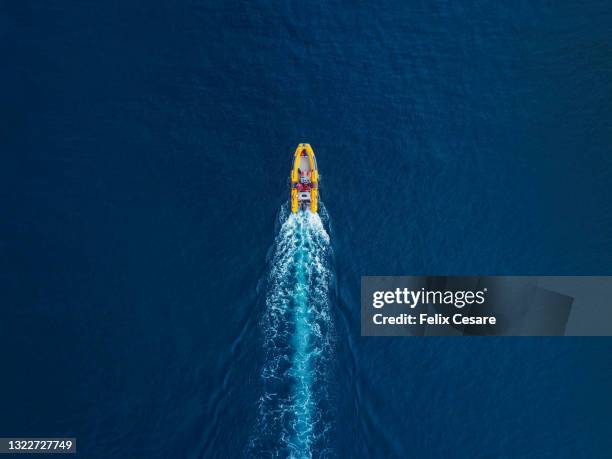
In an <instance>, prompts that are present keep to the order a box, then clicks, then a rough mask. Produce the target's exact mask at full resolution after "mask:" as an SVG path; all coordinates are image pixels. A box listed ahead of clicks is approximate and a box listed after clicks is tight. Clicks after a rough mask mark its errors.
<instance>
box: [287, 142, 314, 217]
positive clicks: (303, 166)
mask: <svg viewBox="0 0 612 459" xmlns="http://www.w3.org/2000/svg"><path fill="white" fill-rule="evenodd" d="M318 207H319V170H318V169H317V158H316V157H315V154H314V151H312V147H311V146H310V144H308V143H301V144H299V145H298V147H297V148H296V150H295V154H294V155H293V169H291V212H293V213H294V214H295V213H297V211H298V210H307V209H310V210H311V211H312V212H317V209H318Z"/></svg>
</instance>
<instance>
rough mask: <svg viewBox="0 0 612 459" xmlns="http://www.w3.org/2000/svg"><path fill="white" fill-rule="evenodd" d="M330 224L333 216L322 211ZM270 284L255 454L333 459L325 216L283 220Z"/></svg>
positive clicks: (330, 275)
mask: <svg viewBox="0 0 612 459" xmlns="http://www.w3.org/2000/svg"><path fill="white" fill-rule="evenodd" d="M321 211H322V214H323V216H324V219H325V218H326V217H325V216H326V213H325V210H324V209H321ZM280 220H281V224H282V226H281V228H280V231H279V234H278V236H277V237H276V240H275V242H274V246H273V248H272V252H271V254H270V255H271V257H270V268H269V270H268V273H267V276H266V279H265V286H266V289H265V300H264V301H265V309H264V313H263V318H262V323H261V329H262V332H263V346H264V354H265V361H264V364H263V370H262V380H263V381H262V382H263V389H264V390H263V394H262V396H261V397H260V399H259V402H258V420H257V425H256V432H255V435H254V436H253V437H252V439H251V441H250V444H249V453H250V454H252V455H256V456H260V455H266V456H272V457H293V458H304V457H312V455H313V451H316V455H317V457H319V456H322V455H323V456H325V455H327V454H325V451H326V433H327V432H328V430H329V429H330V425H329V417H330V416H329V413H328V410H329V405H330V404H329V403H326V400H327V398H328V395H327V384H326V374H327V371H326V370H327V367H328V363H329V361H330V354H331V351H332V321H331V314H330V303H331V299H330V291H331V289H330V286H331V282H332V281H333V270H332V269H331V266H332V262H331V246H330V238H329V235H328V233H327V231H326V230H325V228H324V223H323V220H322V219H321V217H320V216H319V214H317V213H312V212H310V211H305V212H299V213H297V214H292V213H289V212H288V210H287V209H286V207H284V208H283V209H282V211H281V214H280Z"/></svg>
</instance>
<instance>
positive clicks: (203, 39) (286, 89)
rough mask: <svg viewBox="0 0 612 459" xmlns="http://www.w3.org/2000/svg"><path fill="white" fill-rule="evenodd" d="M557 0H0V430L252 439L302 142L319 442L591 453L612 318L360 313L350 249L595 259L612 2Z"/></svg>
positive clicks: (435, 259)
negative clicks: (380, 334) (504, 334)
mask: <svg viewBox="0 0 612 459" xmlns="http://www.w3.org/2000/svg"><path fill="white" fill-rule="evenodd" d="M557 3H558V2H554V3H549V2H537V3H536V4H534V3H533V2H527V1H524V2H505V3H503V4H502V3H500V2H493V3H483V2H463V3H458V2H448V1H444V2H389V3H380V2H376V3H370V4H366V3H364V2H338V1H333V2H326V3H322V2H310V1H309V2H301V3H294V2H292V3H287V2H249V3H247V2H240V3H239V2H228V1H213V2H154V1H150V2H146V3H141V4H140V5H138V4H136V2H113V3H108V2H92V1H88V2H85V1H82V2H71V3H68V2H61V3H60V2H42V1H41V2H14V3H13V4H11V5H7V4H5V5H3V6H2V10H1V14H0V38H1V39H0V48H1V50H2V56H3V57H4V59H3V70H2V72H1V73H0V83H1V88H2V90H1V91H0V97H1V101H0V107H1V108H0V110H1V111H0V114H1V119H0V121H1V123H0V125H1V127H0V136H1V137H0V141H1V144H0V147H1V148H0V151H2V154H3V156H2V157H3V159H4V161H3V163H4V164H3V166H2V168H1V172H0V179H1V180H0V183H2V190H3V191H2V193H1V198H0V202H1V207H0V208H1V209H2V225H1V227H0V228H1V230H0V231H1V233H0V235H1V238H0V251H1V254H0V260H1V261H0V262H1V264H2V265H1V270H0V273H1V284H0V285H1V300H2V320H1V322H0V329H1V333H0V336H1V337H2V343H1V344H2V353H1V356H2V361H1V365H2V377H1V382H0V389H1V390H0V394H1V395H0V405H1V409H0V434H1V435H2V436H10V435H22V436H34V435H44V436H51V435H65V436H75V437H78V448H79V451H80V454H79V455H80V456H82V457H88V458H94V457H100V458H108V457H125V458H134V457H143V458H144V457H172V456H174V457H203V456H210V457H226V456H237V455H242V454H243V453H244V451H245V447H246V443H247V441H248V438H249V435H251V434H252V430H253V425H254V423H255V418H256V408H255V402H256V400H257V399H258V397H259V396H260V395H261V387H260V386H261V379H260V377H259V374H260V371H261V359H262V351H261V339H260V334H259V331H258V320H259V318H260V317H261V314H262V310H261V307H262V306H261V301H259V299H260V298H261V295H262V294H264V293H265V292H258V291H257V285H258V281H259V280H260V279H261V278H262V276H263V275H264V272H265V269H266V255H267V252H268V250H269V249H270V247H271V245H272V242H273V239H274V226H275V219H276V216H277V213H278V211H279V209H280V207H281V205H282V204H283V203H284V202H286V200H287V193H288V190H287V175H288V170H289V164H290V156H291V154H292V152H293V150H294V149H295V146H296V144H297V143H298V142H303V141H306V142H309V143H311V144H312V145H313V147H314V148H315V151H316V153H317V157H318V162H319V167H320V170H321V173H322V176H323V185H322V186H323V194H322V196H323V201H324V202H325V205H326V208H327V210H328V211H329V214H330V218H331V223H332V230H331V239H332V245H333V249H334V253H335V272H336V280H337V300H336V301H335V304H334V308H333V311H334V313H333V314H334V316H333V321H334V326H335V329H336V333H337V337H336V347H335V350H334V355H333V359H334V361H335V365H334V366H333V367H332V368H331V369H330V380H331V382H330V385H329V391H330V397H331V399H332V400H333V403H332V408H333V409H332V411H331V412H330V414H329V417H330V419H329V421H330V422H331V424H332V425H333V430H332V432H331V433H330V435H329V436H328V442H327V451H328V452H330V453H332V454H336V455H340V456H358V457H363V456H366V455H372V456H381V457H382V456H397V457H449V456H461V457H534V458H535V457H538V458H541V457H597V456H599V457H603V456H606V455H607V454H609V450H610V448H611V447H612V424H611V423H610V409H611V408H612V397H611V396H610V387H611V384H612V360H611V359H610V352H611V351H612V342H610V341H609V340H608V339H605V338H602V339H570V338H565V339H443V338H439V339H423V340H419V339H405V338H397V339H391V338H388V339H387V338H368V339H366V338H361V337H360V336H359V307H358V295H359V279H360V276H361V275H366V274H371V275H374V274H379V275H384V274H447V273H448V274H469V273H473V274H612V272H611V271H610V266H611V262H612V237H611V232H610V227H611V224H612V217H611V213H610V212H611V210H612V199H611V198H610V186H611V185H612V178H611V172H612V157H611V155H610V144H611V143H612V128H611V126H612V110H611V109H610V107H611V103H612V96H611V95H612V66H611V65H610V60H611V58H612V14H611V12H610V8H609V3H608V2H605V1H589V2H562V4H557ZM318 452H320V451H316V450H315V451H314V454H315V456H316V455H318Z"/></svg>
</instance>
